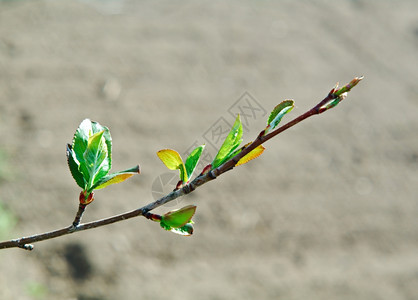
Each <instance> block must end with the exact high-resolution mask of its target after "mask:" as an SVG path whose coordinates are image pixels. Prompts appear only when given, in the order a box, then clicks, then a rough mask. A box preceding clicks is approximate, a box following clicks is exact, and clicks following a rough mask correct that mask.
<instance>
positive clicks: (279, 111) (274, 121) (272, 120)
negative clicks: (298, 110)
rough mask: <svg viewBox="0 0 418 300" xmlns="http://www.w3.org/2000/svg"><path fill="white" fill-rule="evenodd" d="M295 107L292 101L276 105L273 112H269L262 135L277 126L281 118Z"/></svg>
mask: <svg viewBox="0 0 418 300" xmlns="http://www.w3.org/2000/svg"><path fill="white" fill-rule="evenodd" d="M294 107H295V102H294V101H293V100H284V101H282V102H281V103H280V104H278V105H277V106H276V107H275V108H274V109H273V111H272V112H271V114H270V116H269V118H268V121H267V127H266V129H265V131H264V135H266V134H268V133H269V132H271V131H272V130H274V128H276V126H277V125H279V123H280V121H281V120H282V118H283V116H284V115H285V114H287V113H288V112H290V111H291V110H292V109H293V108H294Z"/></svg>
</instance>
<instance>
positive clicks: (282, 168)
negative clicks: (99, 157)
mask: <svg viewBox="0 0 418 300" xmlns="http://www.w3.org/2000/svg"><path fill="white" fill-rule="evenodd" d="M417 11H418V2H417V1H414V0H411V1H389V0H388V1H365V0H357V1H354V0H353V1H348V0H347V1H290V0H289V1H249V0H248V1H228V2H223V1H169V0H166V1H128V0H126V1H112V0H108V1H98V0H97V1H93V0H91V1H88V0H85V1H0V154H1V155H0V158H1V159H0V162H1V165H0V177H1V179H0V203H1V210H0V216H1V220H0V228H1V229H0V232H1V235H2V237H1V238H2V239H7V238H14V237H20V236H25V235H30V234H34V233H38V232H43V231H48V230H52V229H56V228H60V227H64V226H67V225H69V224H70V223H71V222H72V220H73V217H74V215H75V212H76V210H77V205H78V204H77V198H78V193H79V188H78V187H77V186H76V184H75V182H74V181H73V179H72V178H71V175H70V173H69V171H68V169H67V165H66V158H65V144H66V143H67V142H70V141H71V138H72V135H73V133H74V131H75V129H76V128H77V126H78V125H79V123H80V122H81V121H82V120H83V119H84V118H87V117H88V118H91V119H93V120H96V121H98V122H100V123H101V124H103V125H106V126H108V127H109V128H110V130H111V133H112V137H113V153H114V155H113V170H114V171H118V170H122V169H126V168H129V167H131V166H133V165H135V164H136V163H140V164H141V166H142V174H141V175H140V176H137V177H136V178H132V179H130V180H129V181H127V182H126V183H124V184H121V185H116V186H112V187H110V188H108V189H106V190H102V191H98V192H97V193H96V200H95V201H94V202H93V203H92V204H91V205H90V206H89V207H88V209H87V212H86V215H85V216H84V219H83V221H91V220H94V219H98V218H102V217H106V216H110V215H112V214H116V213H121V212H124V211H127V210H131V209H134V208H137V207H139V206H142V205H144V204H146V203H149V202H151V201H153V194H152V192H153V189H154V190H155V189H156V185H155V182H156V180H158V179H159V178H161V175H163V174H166V173H167V169H166V168H165V167H164V165H163V164H162V163H161V162H160V161H159V159H158V157H157V156H156V154H155V153H156V151H158V150H159V149H163V148H173V149H176V150H178V151H179V152H180V153H184V152H185V151H187V148H189V147H190V146H192V145H193V144H194V143H195V142H197V143H206V145H207V146H206V150H207V153H208V154H212V155H213V154H214V152H215V151H214V149H213V148H212V147H211V145H210V142H211V141H212V142H213V139H214V137H213V136H212V135H211V134H212V131H211V130H212V129H213V128H220V127H216V126H218V125H220V124H227V123H229V124H232V122H233V117H232V114H231V112H232V113H233V112H235V111H236V109H238V108H240V109H242V110H243V111H245V110H247V111H246V112H247V114H248V115H249V117H248V119H246V121H247V122H248V123H247V125H248V126H247V130H246V132H245V134H244V140H245V141H249V140H251V139H253V138H254V137H255V136H256V134H257V133H258V131H259V130H261V129H262V128H263V127H264V126H265V120H266V118H267V116H263V113H265V112H270V110H271V109H272V108H273V107H274V106H275V105H276V104H277V103H278V102H280V101H281V100H283V99H286V98H293V99H295V101H296V105H297V107H296V109H294V110H293V111H292V113H291V114H290V116H286V118H285V120H289V119H290V117H294V116H296V115H297V114H300V113H302V112H304V111H305V110H307V109H308V108H310V107H311V106H313V105H314V104H316V102H317V101H319V100H320V99H322V98H323V97H324V96H325V95H326V94H327V92H328V91H329V90H330V89H331V87H332V86H333V85H334V84H335V83H336V82H337V81H340V82H341V83H346V82H348V81H350V80H351V79H352V78H353V77H354V76H359V75H365V80H364V81H363V82H362V83H361V84H360V85H359V86H358V87H356V88H355V89H354V90H353V91H352V92H351V93H350V94H349V97H348V98H347V99H346V100H345V101H344V102H343V103H342V104H341V105H339V106H338V107H337V108H335V109H333V110H331V111H330V112H327V113H326V114H324V115H322V116H320V117H314V118H312V119H309V120H308V121H306V122H304V123H302V124H299V125H298V126H297V127H296V128H293V129H291V130H289V131H287V132H285V133H283V134H282V135H280V136H279V137H277V138H276V139H274V140H272V141H271V142H269V143H267V144H266V145H265V146H266V148H267V150H266V151H265V153H264V154H263V155H262V156H261V157H260V158H258V159H257V160H256V161H253V162H250V163H249V164H247V165H245V166H242V167H239V168H237V169H235V170H234V171H232V172H229V173H226V174H225V175H224V176H222V177H221V178H220V179H218V180H216V181H214V182H211V183H209V184H207V185H205V186H203V187H202V188H200V189H198V190H197V191H196V192H194V193H193V194H191V195H189V196H187V197H185V198H183V199H181V203H179V204H178V205H177V206H176V207H180V206H181V205H185V204H190V203H193V204H197V205H198V210H197V214H196V216H195V222H196V224H195V234H194V235H193V236H192V237H181V236H177V235H175V234H172V233H169V232H164V231H163V230H161V228H159V226H158V224H156V223H152V222H149V221H147V220H145V219H144V218H135V219H132V220H129V221H126V222H121V223H118V224H113V225H111V226H107V227H102V228H99V229H95V230H91V231H86V232H82V233H78V234H74V235H70V236H65V237H61V238H58V239H55V240H50V241H45V242H40V243H37V244H35V250H34V251H32V252H26V251H23V250H19V249H8V250H2V251H0V269H1V272H0V298H1V299H79V300H82V299H90V300H93V299H94V300H96V299H174V300H176V299H208V300H209V299H368V300H371V299H388V300H394V299H417V297H418V218H417V215H418V200H417V199H418V196H417V195H418V117H417V116H418V87H417V82H418V68H417V60H418V59H417V53H418V15H417ZM249 103H252V104H254V103H258V105H259V106H258V107H257V106H256V108H257V109H258V110H248V107H249V106H248V104H249ZM244 104H246V105H244ZM253 108H254V107H253ZM250 115H251V116H252V117H250ZM220 118H221V119H220ZM222 122H223V123H222ZM215 125H216V126H215ZM211 139H212V140H211ZM153 184H154V188H153ZM164 188H167V186H165V187H164ZM154 192H155V191H154ZM154 195H155V193H154ZM173 207H174V206H170V207H163V208H162V209H159V210H157V211H158V212H163V211H168V210H170V209H172V208H173Z"/></svg>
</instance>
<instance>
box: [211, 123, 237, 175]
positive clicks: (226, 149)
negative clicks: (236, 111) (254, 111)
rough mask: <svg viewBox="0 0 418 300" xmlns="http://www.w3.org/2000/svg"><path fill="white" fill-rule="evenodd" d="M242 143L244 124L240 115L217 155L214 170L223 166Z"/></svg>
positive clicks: (213, 163) (213, 164)
mask: <svg viewBox="0 0 418 300" xmlns="http://www.w3.org/2000/svg"><path fill="white" fill-rule="evenodd" d="M241 142H242V124H241V119H240V116H239V115H238V116H237V118H236V119H235V123H234V125H233V126H232V128H231V131H230V132H229V134H228V136H227V137H226V139H225V141H224V142H223V144H222V146H221V148H220V149H219V151H218V154H216V156H215V159H214V160H213V162H212V169H215V168H217V167H219V166H220V165H222V164H223V163H224V162H225V161H226V160H227V159H228V158H229V157H230V155H231V154H232V153H233V151H234V150H235V149H236V148H238V146H239V145H240V144H241Z"/></svg>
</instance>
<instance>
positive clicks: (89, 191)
mask: <svg viewBox="0 0 418 300" xmlns="http://www.w3.org/2000/svg"><path fill="white" fill-rule="evenodd" d="M361 79H362V77H360V78H358V77H356V78H354V79H353V80H352V81H351V82H350V83H349V84H347V85H346V86H344V87H342V88H338V84H337V85H336V86H335V87H334V88H333V89H332V90H331V92H330V93H329V95H328V97H327V98H325V99H324V100H323V101H322V102H321V103H320V104H319V105H318V106H317V107H315V108H314V111H315V113H321V112H323V111H326V110H328V109H330V108H333V107H335V106H336V105H338V104H339V103H340V102H341V101H342V100H343V99H344V98H345V96H346V95H347V92H348V91H350V89H351V88H352V87H354V86H355V85H357V83H358V82H359V81H360V80H361ZM294 106H295V104H294V102H293V100H284V101H282V102H281V103H279V104H278V105H277V106H276V107H275V108H274V109H273V111H272V112H271V114H270V116H269V118H268V120H267V126H266V128H265V129H264V130H263V131H261V133H260V135H259V138H263V137H265V136H266V135H269V134H270V133H271V132H272V131H274V130H275V128H276V127H277V126H278V124H279V123H280V121H281V120H282V118H283V117H284V115H286V114H287V113H288V112H290V111H291V110H292V109H293V108H294ZM242 135H243V129H242V123H241V119H240V116H239V115H237V117H236V119H235V122H234V125H233V126H232V128H231V130H230V131H229V134H228V135H227V137H226V138H225V141H224V142H223V144H222V146H221V147H220V149H219V151H218V153H217V154H216V156H215V158H214V159H213V161H212V163H211V164H209V165H207V166H206V167H205V168H204V169H203V170H202V172H201V173H200V175H204V174H207V173H208V172H212V171H213V170H215V169H217V168H220V167H221V166H222V165H223V164H225V163H227V162H229V164H230V163H231V160H232V162H233V166H239V165H242V164H245V163H247V162H249V161H250V160H252V159H255V158H257V157H258V156H260V155H261V154H262V153H263V151H264V150H265V148H264V147H263V145H262V144H259V145H258V146H256V145H254V146H253V147H255V148H254V149H252V150H251V151H249V152H248V153H247V154H245V155H244V156H242V155H239V154H240V153H241V151H243V150H244V149H246V148H247V147H248V146H249V145H250V144H252V143H248V144H246V145H244V146H242V147H241V148H240V145H241V143H242ZM253 143H254V142H253ZM204 148H205V145H201V146H198V147H196V148H195V149H194V150H193V151H192V152H191V153H190V155H189V156H188V157H187V159H186V162H183V159H182V158H181V156H180V154H179V153H178V152H177V151H175V150H172V149H163V150H160V151H158V152H157V155H158V157H159V158H160V159H161V161H162V162H163V163H164V164H165V165H166V166H167V168H169V169H170V170H179V175H180V180H179V182H178V184H177V186H176V188H175V189H174V190H178V189H180V188H182V187H184V186H187V185H188V184H189V183H190V180H191V178H192V176H193V173H194V171H195V169H196V166H197V165H198V162H199V159H200V157H201V155H202V153H203V150H204ZM111 154H112V139H111V137H110V132H109V129H108V128H107V127H105V126H101V125H100V124H99V123H97V122H92V121H90V120H89V119H86V120H84V121H83V122H81V124H80V126H79V128H78V129H77V131H76V133H75V134H74V138H73V143H72V144H71V145H70V144H68V145H67V159H68V165H69V168H70V171H71V174H72V175H73V177H74V179H75V181H76V183H77V184H78V185H79V186H80V187H81V188H82V191H81V193H80V204H82V205H87V204H89V203H91V202H92V201H93V200H94V197H93V190H95V189H101V188H104V187H106V186H108V185H111V184H114V183H118V182H122V181H124V180H126V179H127V178H129V177H131V176H133V175H134V174H138V173H139V166H135V167H133V168H131V169H128V170H125V171H121V172H117V173H112V174H109V171H110V167H111V165H112V155H111ZM237 155H239V157H237ZM235 157H237V158H235ZM195 211H196V206H194V205H188V206H185V207H183V208H181V209H178V210H173V211H170V212H168V213H166V214H164V215H157V214H152V213H149V212H147V213H146V215H145V216H146V217H147V218H149V219H151V220H153V221H156V222H159V223H160V225H161V227H162V228H163V229H165V230H169V231H171V232H174V233H177V234H181V235H191V234H192V233H193V226H192V224H193V221H192V217H193V215H194V214H195Z"/></svg>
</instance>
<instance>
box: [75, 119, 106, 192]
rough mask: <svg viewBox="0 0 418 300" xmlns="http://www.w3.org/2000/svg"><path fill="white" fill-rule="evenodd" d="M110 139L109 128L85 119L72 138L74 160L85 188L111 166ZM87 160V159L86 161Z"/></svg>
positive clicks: (104, 173) (103, 174)
mask: <svg viewBox="0 0 418 300" xmlns="http://www.w3.org/2000/svg"><path fill="white" fill-rule="evenodd" d="M111 148H112V139H111V136H110V132H109V129H108V128H107V127H104V126H101V125H100V124H99V123H97V122H92V121H90V120H89V119H85V120H83V121H82V122H81V124H80V126H79V127H78V129H77V130H76V132H75V134H74V138H73V144H72V150H73V152H74V154H75V155H74V161H76V162H78V170H79V171H80V173H81V174H82V175H83V178H84V181H85V182H86V188H90V187H91V186H92V185H93V184H94V183H95V181H97V180H99V179H100V178H101V177H103V176H105V175H106V174H107V173H108V172H109V170H110V167H111V151H112V150H111ZM86 160H88V161H86Z"/></svg>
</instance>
